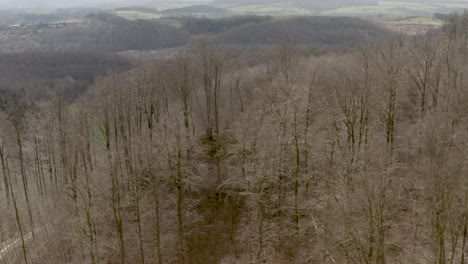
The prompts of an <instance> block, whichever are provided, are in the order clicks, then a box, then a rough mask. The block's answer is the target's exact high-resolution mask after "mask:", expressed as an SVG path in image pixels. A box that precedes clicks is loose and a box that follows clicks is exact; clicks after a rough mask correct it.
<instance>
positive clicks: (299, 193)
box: [0, 13, 468, 264]
mask: <svg viewBox="0 0 468 264" xmlns="http://www.w3.org/2000/svg"><path fill="white" fill-rule="evenodd" d="M87 19H88V20H90V22H89V24H86V25H83V28H65V29H63V30H64V31H63V32H62V31H60V30H61V29H60V30H59V31H52V32H55V33H56V36H57V41H64V40H67V41H73V42H78V43H88V45H90V46H89V47H99V48H94V49H91V48H90V50H89V51H87V52H85V51H83V50H81V51H73V50H74V49H66V50H65V51H61V52H58V51H54V52H52V51H45V50H44V51H42V52H38V51H37V50H36V51H29V52H20V51H16V52H10V53H2V54H1V55H0V76H2V78H1V80H0V197H2V199H0V213H1V216H2V217H1V218H0V245H1V248H0V252H1V254H0V261H1V262H3V263H25V264H29V263H70V264H81V263H91V264H98V263H120V264H125V263H182V264H198V263H199V264H217V263H226V264H230V263H232V264H234V263H278V264H280V263H281V264H283V263H324V264H326V263H380V264H385V263H414V264H425V263H439V264H442V263H466V259H467V258H468V256H467V255H466V251H467V250H468V249H467V246H468V245H467V243H466V241H467V239H468V231H467V230H468V195H467V193H468V177H466V175H467V173H468V160H467V157H468V153H467V151H468V150H467V148H466V146H467V145H468V137H466V132H467V130H468V114H467V113H468V64H467V63H466V61H468V13H464V14H457V15H454V16H452V17H450V19H448V21H450V22H449V23H447V24H446V25H445V26H444V27H442V28H441V29H440V30H432V31H429V32H427V33H426V34H424V35H421V36H418V37H416V38H414V37H410V36H406V35H403V34H398V35H394V34H387V33H386V32H385V31H384V30H381V29H380V28H378V27H375V26H374V27H372V26H370V25H369V23H368V22H364V21H362V20H359V19H342V18H323V19H319V18H302V17H299V18H283V19H276V18H271V19H266V20H265V21H253V22H249V23H248V24H245V25H239V26H237V27H233V28H231V29H226V30H224V29H223V30H220V31H218V30H205V31H207V32H208V33H212V31H214V32H220V33H219V35H218V36H216V34H214V33H213V34H211V35H210V34H208V35H196V37H193V38H190V40H188V41H189V42H188V44H187V45H185V46H183V47H181V48H178V49H175V50H174V51H175V52H174V54H173V55H171V56H162V57H159V58H158V59H154V60H146V61H144V62H143V63H136V62H134V63H130V62H129V61H127V60H126V59H123V58H122V57H120V56H117V55H115V53H113V52H109V50H112V49H111V48H108V47H107V46H106V45H108V44H106V45H103V44H102V43H112V44H113V45H114V46H112V47H113V48H114V49H115V50H119V49H120V48H121V49H124V48H128V47H129V46H130V47H133V46H132V45H136V46H135V47H141V48H145V47H146V46H144V45H150V44H148V43H152V44H151V45H156V44H155V43H159V42H154V43H153V42H151V41H152V37H151V36H146V35H145V33H146V34H149V35H157V34H161V32H166V33H164V34H169V33H168V30H169V29H170V30H175V28H172V27H169V26H163V25H159V24H157V23H153V22H151V21H127V20H125V19H122V18H118V17H115V16H111V15H104V14H95V15H92V16H89V17H88V18H87ZM249 19H254V18H249ZM254 20H255V19H254ZM210 23H211V22H210ZM213 23H221V24H220V27H221V28H223V27H224V26H225V24H224V23H225V21H216V22H213ZM233 23H234V24H236V23H237V22H236V20H235V19H234V20H233ZM317 25H318V26H317ZM271 28H273V29H274V30H273V29H271ZM369 28H370V29H369ZM105 29H107V31H106V30H105ZM156 29H157V30H156ZM266 29H268V30H266ZM67 30H69V32H71V33H69V34H71V35H70V36H69V38H72V37H75V38H72V39H67V38H62V37H61V36H62V35H61V34H67V33H66V32H67ZM80 30H81V31H80ZM88 30H94V31H91V32H93V34H94V35H92V36H93V37H91V35H89V34H90V33H88ZM139 30H142V31H141V32H138V31H139ZM275 30H276V31H275ZM379 30H380V31H379ZM134 31H137V32H134ZM199 31H203V30H197V32H196V33H197V34H199ZM287 31H291V32H289V33H294V36H295V37H297V38H293V39H292V40H291V39H289V40H290V42H288V41H287V40H285V41H281V42H280V43H278V42H277V40H279V39H281V38H282V37H283V36H285V35H284V34H285V33H281V32H287ZM348 31H351V32H353V34H354V35H357V36H354V37H350V36H349V35H347V34H348V33H346V32H348ZM59 32H60V33H59ZM80 32H81V35H80V34H78V33H80ZM176 32H179V33H176V34H181V36H184V38H183V40H184V41H187V39H189V37H190V33H188V32H186V31H184V30H183V29H180V31H176ZM184 32H185V33H184ZM251 32H255V33H256V34H260V36H257V38H259V37H260V38H264V39H266V40H262V41H260V40H255V41H254V40H252V39H253V37H248V38H246V40H242V41H243V42H242V43H244V44H243V45H246V44H247V43H248V44H251V45H255V46H247V47H248V48H245V47H244V46H241V45H240V46H233V45H226V43H230V42H229V41H231V43H232V42H234V43H236V42H235V40H237V39H239V38H240V36H242V34H246V35H247V36H250V34H254V33H251ZM262 32H266V33H262ZM272 32H274V33H275V34H272ZM278 32H279V33H278ZM301 32H303V33H304V35H307V36H301V35H300V33H301ZM326 32H329V33H326ZM365 32H367V33H365ZM378 32H380V33H378ZM124 33H125V34H124ZM87 34H88V35H87ZM127 34H130V35H129V36H130V37H129V38H126V39H125V38H123V36H124V35H127ZM262 34H264V35H262ZM234 35H237V36H239V37H236V38H234V39H230V38H229V37H230V36H234ZM272 35H274V38H276V40H274V41H273V40H271V36H272ZM276 35H279V36H276ZM310 35H312V36H310ZM51 36H53V35H51ZM118 36H120V37H118ZM318 36H319V37H318ZM99 37H101V38H102V40H101V39H100V38H99ZM285 37H288V35H286V36H285ZM299 37H300V38H299ZM324 37H327V39H328V40H326V41H325V40H322V38H324ZM61 38H62V39H61ZM87 38H89V39H90V40H94V41H95V42H86V41H83V39H87ZM121 38H122V39H121ZM309 38H316V39H315V40H314V41H310V40H309ZM357 38H361V39H365V40H368V39H369V38H375V39H374V41H371V42H369V41H367V42H361V44H360V45H357V43H358V39H357ZM25 39H28V38H27V37H25ZM345 39H348V40H345ZM129 41H135V42H134V43H133V42H129ZM158 41H160V40H158ZM165 41H168V40H165ZM146 42H148V43H146ZM57 43H60V42H57ZM258 43H269V44H275V45H269V46H261V45H260V46H257V45H256V44H258ZM303 43H322V44H325V45H334V43H345V44H346V45H351V44H352V45H357V46H356V47H354V48H351V49H349V48H342V49H340V52H334V53H320V54H318V55H314V54H312V55H311V54H310V53H307V52H306V51H307V50H305V49H304V47H303V46H302V45H299V44H303ZM101 45H102V46H101ZM120 45H122V46H120ZM138 45H142V46H138ZM158 45H160V44H158ZM181 45H182V44H181ZM117 47H119V48H117ZM92 50H95V52H91V51H92ZM98 51H101V52H98ZM103 51H106V52H103ZM261 51H262V52H263V53H262V52H261ZM142 54H144V55H146V54H148V56H149V54H151V53H150V52H148V53H142ZM254 61H255V62H254Z"/></svg>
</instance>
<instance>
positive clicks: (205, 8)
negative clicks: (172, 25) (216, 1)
mask: <svg viewBox="0 0 468 264" xmlns="http://www.w3.org/2000/svg"><path fill="white" fill-rule="evenodd" d="M228 12H229V11H228V10H226V9H224V8H220V7H216V6H211V5H193V6H187V7H181V8H172V9H165V10H163V11H162V13H163V14H169V15H174V14H194V13H203V14H217V13H228Z"/></svg>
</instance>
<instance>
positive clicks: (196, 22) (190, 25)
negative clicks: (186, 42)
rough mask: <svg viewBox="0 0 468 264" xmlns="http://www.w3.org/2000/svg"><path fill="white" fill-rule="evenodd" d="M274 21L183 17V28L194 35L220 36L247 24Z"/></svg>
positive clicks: (267, 18) (260, 17) (266, 17)
mask: <svg viewBox="0 0 468 264" xmlns="http://www.w3.org/2000/svg"><path fill="white" fill-rule="evenodd" d="M271 19H273V18H272V17H269V16H234V17H226V18H220V19H210V18H196V17H183V18H181V19H180V20H181V23H182V27H181V29H184V30H186V31H188V32H190V33H192V34H204V33H211V34H218V33H222V32H225V31H228V30H230V29H232V28H235V27H239V26H242V25H245V24H252V23H254V24H255V23H261V22H264V21H268V20H271Z"/></svg>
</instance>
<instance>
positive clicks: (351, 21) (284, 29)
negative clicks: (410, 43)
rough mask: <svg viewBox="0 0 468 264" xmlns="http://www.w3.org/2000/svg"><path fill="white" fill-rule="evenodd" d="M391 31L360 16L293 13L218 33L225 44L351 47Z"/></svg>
mask: <svg viewBox="0 0 468 264" xmlns="http://www.w3.org/2000/svg"><path fill="white" fill-rule="evenodd" d="M388 34H391V33H390V32H389V31H387V30H386V29H383V28H382V27H379V26H377V25H375V24H372V23H370V22H367V21H365V20H362V19H359V18H349V17H293V18H286V19H274V20H269V21H265V22H261V23H257V24H246V25H242V26H240V27H236V28H233V29H231V30H228V31H226V32H224V33H222V34H221V35H220V39H221V40H222V41H223V42H224V43H227V44H234V45H272V44H277V43H281V42H284V41H289V42H292V43H294V44H297V45H318V46H334V47H350V46H356V45H358V44H361V43H364V42H366V41H370V40H373V39H376V38H379V37H384V36H386V35H388Z"/></svg>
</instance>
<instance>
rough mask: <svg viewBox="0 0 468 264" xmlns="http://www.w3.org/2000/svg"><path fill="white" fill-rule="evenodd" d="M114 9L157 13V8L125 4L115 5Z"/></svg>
mask: <svg viewBox="0 0 468 264" xmlns="http://www.w3.org/2000/svg"><path fill="white" fill-rule="evenodd" d="M114 10H115V11H132V12H143V13H159V12H158V10H157V9H155V8H151V7H145V6H125V7H117V8H115V9H114Z"/></svg>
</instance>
